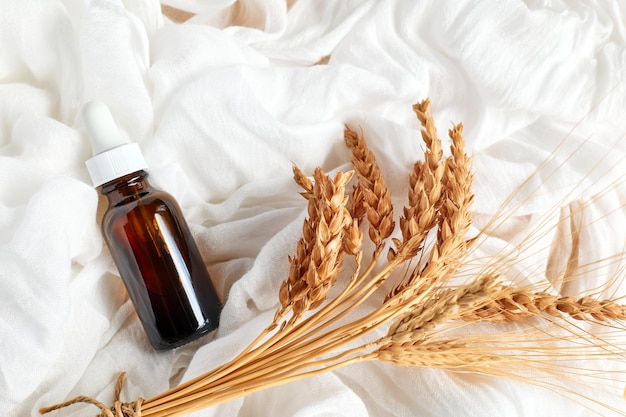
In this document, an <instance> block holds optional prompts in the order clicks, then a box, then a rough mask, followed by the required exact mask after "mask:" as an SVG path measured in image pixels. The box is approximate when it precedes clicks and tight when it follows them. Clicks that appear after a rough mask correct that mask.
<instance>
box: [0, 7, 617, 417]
mask: <svg viewBox="0 0 626 417" xmlns="http://www.w3.org/2000/svg"><path fill="white" fill-rule="evenodd" d="M162 3H163V4H165V5H169V6H173V7H178V8H180V9H183V10H187V11H190V12H193V13H196V16H195V17H193V18H192V19H190V20H189V21H187V22H186V23H184V24H174V23H173V22H171V21H170V20H169V19H168V18H167V17H164V16H163V15H162V14H161V5H160V4H159V2H158V1H156V0H141V1H140V0H126V1H121V0H91V1H75V0H24V1H19V2H17V1H4V2H2V3H1V4H0V415H2V416H7V417H8V416H20V417H25V416H37V415H38V411H37V410H38V408H39V407H41V406H45V405H50V404H53V403H56V402H59V401H61V400H64V399H66V398H70V397H74V396H76V395H79V394H85V395H90V396H94V397H98V398H99V399H101V400H102V401H103V402H109V400H110V399H111V397H112V392H113V385H114V380H115V376H116V374H117V373H118V372H120V371H126V372H127V375H128V376H127V383H126V386H125V389H124V391H123V396H124V397H125V398H127V399H131V398H135V397H137V396H140V395H141V396H143V397H150V396H151V395H154V394H157V393H159V392H161V391H163V390H165V389H167V388H169V387H170V386H173V385H175V384H177V383H179V382H181V381H183V380H186V379H189V378H191V377H193V376H196V375H199V374H200V373H203V372H205V371H207V370H208V369H210V368H211V367H212V366H217V365H219V364H221V363H223V362H224V361H226V360H228V359H229V358H230V357H232V355H233V354H234V353H235V352H236V351H237V350H239V349H241V348H243V347H244V346H245V344H246V343H247V342H248V341H250V340H251V339H252V338H253V336H254V335H255V334H256V333H257V332H258V331H259V330H260V329H262V328H263V327H264V326H265V325H266V324H267V323H268V322H269V321H270V320H271V318H272V314H273V311H274V309H275V307H276V305H277V292H278V287H279V285H280V282H281V281H282V280H283V279H284V277H285V276H286V273H287V270H288V263H287V255H288V254H291V253H292V252H293V251H294V248H295V243H296V241H297V239H298V237H299V235H300V230H301V223H302V219H303V218H304V215H305V201H304V200H303V199H302V198H301V197H300V196H299V195H298V189H297V187H296V186H295V185H294V184H293V183H292V180H291V165H292V164H293V163H295V164H297V165H299V166H300V167H301V168H302V169H303V170H304V171H305V172H309V173H311V172H312V171H313V169H314V167H315V166H318V165H319V166H321V167H322V168H324V169H325V170H326V171H329V172H332V171H333V170H346V169H349V165H348V164H347V162H348V161H349V157H348V154H347V152H346V150H345V149H344V146H343V141H342V131H343V126H344V124H346V123H347V124H349V125H350V126H352V127H354V128H362V129H363V132H364V134H365V136H366V138H367V139H368V142H369V145H370V147H371V148H372V150H373V151H374V152H375V153H376V155H377V158H378V161H379V163H380V165H381V166H382V168H383V171H384V173H385V175H386V179H387V183H388V184H389V186H390V188H391V190H392V194H393V195H394V197H395V199H396V207H397V208H398V209H399V208H400V207H401V205H402V203H403V198H404V197H403V196H404V193H405V190H406V174H407V173H408V169H409V168H410V167H411V165H412V163H413V162H414V161H415V160H416V159H419V158H421V156H422V154H423V145H422V144H421V142H420V140H419V133H418V130H419V126H418V123H417V121H416V119H415V116H414V114H413V113H412V111H411V104H413V103H415V102H417V101H419V100H421V99H423V98H425V97H431V98H432V102H433V113H434V116H435V118H436V120H437V127H438V129H439V131H440V132H441V133H442V134H443V133H444V132H445V131H446V130H447V129H448V128H449V126H450V121H455V122H459V121H462V122H464V124H465V133H466V135H465V136H466V140H467V143H468V149H470V151H471V152H472V153H473V154H474V157H475V159H474V171H475V173H476V180H475V192H476V203H475V209H476V211H477V215H476V220H477V222H481V221H482V222H484V221H486V220H485V219H486V218H488V217H489V216H490V215H492V214H493V213H495V212H497V211H498V209H499V207H501V206H502V205H503V204H504V203H505V202H506V198H507V196H509V195H510V194H511V192H512V190H514V189H515V188H516V187H521V188H520V192H519V193H517V194H516V195H515V196H514V198H512V199H511V200H510V201H509V202H508V204H507V205H506V210H514V212H513V211H508V212H507V213H508V216H509V218H510V222H509V223H507V224H506V225H502V226H501V227H500V228H498V230H497V231H494V232H493V233H492V234H491V235H490V237H489V238H488V239H487V241H486V242H485V243H484V246H483V247H481V249H480V251H479V252H478V253H479V254H485V255H489V254H494V253H500V252H499V251H502V250H509V249H510V248H512V247H514V246H515V245H518V244H520V242H525V241H524V240H523V236H525V233H527V232H528V231H529V230H531V229H532V228H534V227H536V228H539V230H543V229H545V230H546V232H545V233H544V234H543V235H542V236H543V238H542V239H540V240H537V241H536V242H533V246H531V247H530V249H529V253H530V254H532V255H530V256H521V257H519V259H518V261H517V263H516V265H515V267H514V268H513V271H512V272H511V273H512V274H516V273H519V274H523V275H524V276H528V277H529V278H528V279H529V280H533V281H538V280H541V279H544V278H543V276H545V271H546V269H547V268H552V270H553V271H554V270H558V269H559V267H563V265H562V263H563V262H562V257H563V256H564V254H563V253H559V252H558V250H557V249H554V248H553V249H552V252H550V246H551V243H552V242H554V241H557V242H558V240H559V236H565V237H567V236H568V233H571V231H568V229H567V228H566V227H563V226H562V225H560V226H559V228H556V227H555V224H557V222H558V218H559V216H560V215H561V214H562V213H567V212H568V211H567V210H573V211H574V212H575V213H577V214H576V218H577V219H578V220H579V221H580V222H581V223H580V224H584V225H586V228H585V229H584V233H583V236H582V237H581V248H580V251H579V253H580V259H579V264H580V265H584V264H585V263H588V262H590V261H592V260H594V259H600V258H604V257H609V256H612V255H615V254H616V253H621V252H622V251H623V249H624V244H625V241H624V236H626V220H625V217H626V213H625V209H624V207H625V206H626V186H625V185H624V181H623V178H624V176H625V175H626V167H625V162H624V161H625V157H626V141H625V140H624V134H625V132H626V123H625V120H626V119H625V118H624V116H625V115H626V83H625V82H624V78H625V68H626V25H625V22H626V8H624V7H623V6H621V5H620V4H619V2H613V1H609V0H606V1H603V0H596V1H588V2H578V1H573V0H572V1H569V0H560V1H547V0H543V1H542V0H527V1H525V2H524V1H517V0H515V1H509V2H497V3H496V2H492V1H480V0H479V1H473V2H457V1H455V0H443V1H423V2H415V1H413V0H396V1H391V0H383V1H373V0H369V1H367V0H351V1H341V2H336V1H331V0H320V1H313V0H297V1H289V2H287V3H286V2H285V1H281V0H271V1H262V0H240V1H238V2H235V0H220V1H211V2H207V1H201V0H167V1H165V0H164V1H163V2H162ZM326 61H327V63H326ZM92 99H99V100H102V101H104V102H105V103H107V104H108V105H109V106H110V107H111V110H112V112H113V114H114V116H115V118H116V119H117V121H118V123H119V125H120V127H121V129H122V130H123V131H124V133H125V134H127V135H128V137H129V138H131V139H132V140H134V141H136V142H138V143H140V145H141V147H142V149H143V151H144V154H145V156H146V159H147V161H148V163H149V165H150V172H151V178H152V180H153V182H154V183H155V184H157V185H158V186H160V187H161V188H163V189H165V190H167V191H168V192H170V193H172V194H173V195H174V196H175V197H176V198H177V199H178V201H179V203H180V204H181V206H182V208H183V210H184V213H185V215H186V218H187V220H188V222H189V223H190V226H191V229H192V231H193V233H194V235H195V238H196V239H197V242H198V244H199V246H200V249H201V252H202V254H203V256H204V258H205V261H206V263H207V264H208V266H209V270H210V272H211V274H212V276H213V278H214V279H215V281H216V285H217V288H218V290H219V292H220V294H221V295H222V296H223V297H224V299H225V300H226V304H225V307H224V311H223V314H222V319H221V324H220V328H219V330H218V331H217V332H216V333H215V334H214V335H213V336H212V337H210V338H205V339H203V340H201V341H199V342H195V343H192V344H190V345H188V346H185V347H182V348H179V349H177V350H175V351H173V352H168V353H156V352H154V351H152V350H151V348H150V347H149V344H148V342H147V340H146V337H145V335H144V333H143V330H142V329H141V327H140V325H139V323H138V320H137V318H136V316H135V315H134V313H133V309H132V306H131V305H130V303H129V302H128V300H127V298H126V296H125V292H124V290H123V287H122V284H121V282H120V280H119V277H118V276H117V271H116V269H115V267H114V265H113V262H112V260H111V258H110V255H109V253H108V251H107V250H106V248H105V247H104V245H103V243H102V239H101V236H100V234H99V229H98V224H97V219H99V216H101V213H102V204H103V201H102V199H99V198H98V194H97V192H96V191H95V190H93V189H92V188H91V186H90V183H89V179H88V175H87V171H86V169H85V167H84V160H86V159H87V158H89V157H90V152H91V151H90V145H89V143H88V142H87V140H86V139H85V135H84V128H83V125H82V122H81V120H80V117H79V115H80V109H81V106H82V105H83V104H84V103H85V102H87V101H89V100H92ZM551 155H552V156H551ZM543 161H547V162H545V163H544V162H543ZM527 178H530V179H529V180H528V181H527V182H526V183H524V180H526V179H527ZM576 207H579V209H576ZM580 207H584V209H582V210H581V209H580ZM545 218H551V219H552V220H553V221H552V222H551V223H550V224H543V223H542V219H545ZM542 228H543V229H542ZM555 236H557V237H556V238H555ZM563 241H566V240H565V239H563ZM550 253H552V257H550ZM548 258H550V259H552V261H553V262H552V263H551V264H550V265H548V264H547V259H548ZM622 265H623V264H622ZM619 268H620V266H619V264H606V265H602V267H601V268H591V267H590V268H589V270H590V271H589V275H590V277H591V276H592V275H593V277H592V278H593V280H592V283H590V282H586V281H585V282H583V284H582V285H584V287H580V288H573V287H571V285H570V287H569V288H561V284H562V282H552V283H550V285H552V286H553V288H555V289H556V290H559V289H562V290H564V291H565V292H566V290H569V291H583V290H584V289H585V288H592V287H593V283H597V282H602V280H603V279H604V280H606V277H609V276H612V275H615V273H616V271H617V272H619ZM622 268H623V266H622ZM612 290H613V291H615V293H616V294H620V293H623V289H622V288H620V285H619V283H616V284H615V285H614V286H613V287H612ZM609 295H613V293H611V294H609ZM211 338H213V341H212V342H210V343H208V342H209V341H210V340H211ZM607 366H608V365H607ZM586 393H587V394H588V395H590V396H592V397H594V398H599V399H601V400H603V401H605V402H609V403H610V404H612V405H613V406H615V407H618V408H620V409H622V410H626V402H625V401H624V400H622V399H621V398H613V397H604V396H602V395H601V394H600V393H597V392H595V391H594V390H593V389H591V388H590V389H589V390H588V391H587V392H586ZM92 412H93V414H95V413H96V409H94V408H90V407H89V406H78V405H76V406H73V407H72V408H68V409H65V410H63V411H62V412H60V413H59V414H57V415H62V416H79V415H80V416H85V415H91V414H90V413H92ZM602 412H603V413H604V415H611V414H610V412H609V411H608V410H603V411H602ZM588 413H589V411H588V410H587V409H586V408H584V407H583V406H582V405H580V404H577V403H575V402H572V401H569V400H566V399H565V398H563V397H561V396H559V395H557V394H554V393H552V392H549V391H546V390H543V389H540V388H537V387H533V386H528V385H525V384H523V383H520V382H517V381H509V380H495V379H489V378H482V377H475V376H469V375H454V374H449V373H446V372H442V371H435V370H424V369H420V370H415V369H406V368H398V367H393V366H390V365H386V364H382V363H368V364H362V365H356V366H351V367H347V368H344V369H341V370H339V371H336V372H333V373H328V374H326V375H323V376H320V377H316V378H310V379H308V380H304V381H301V382H297V383H293V384H289V385H285V386H281V387H275V388H272V389H269V390H266V391H262V392H258V393H255V394H252V395H249V396H248V397H245V398H243V399H240V400H236V401H232V402H230V403H227V404H223V405H220V406H217V407H214V408H211V409H207V410H204V411H200V412H197V413H195V414H194V415H195V416H201V417H209V416H220V417H228V416H239V417H246V416H274V417H282V416H284V417H287V416H299V417H312V416H373V417H384V416H437V417H445V416H459V415H463V416H476V417H478V416H481V417H482V416H495V415H497V416H511V417H512V416H529V417H530V416H537V415H551V416H568V417H572V416H578V415H579V416H584V415H588Z"/></svg>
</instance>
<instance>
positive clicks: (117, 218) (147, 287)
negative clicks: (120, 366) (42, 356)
mask: <svg viewBox="0 0 626 417" xmlns="http://www.w3.org/2000/svg"><path fill="white" fill-rule="evenodd" d="M83 115H84V119H85V123H86V127H87V130H88V131H89V133H90V136H91V138H92V141H93V145H94V146H93V147H94V153H95V154H96V155H95V156H94V157H93V158H91V159H90V160H88V161H87V167H88V169H89V173H90V174H91V177H92V180H93V182H94V185H95V186H96V187H100V186H101V193H102V194H103V195H104V196H106V198H107V199H108V204H109V205H108V208H107V210H106V212H105V213H104V216H103V219H102V232H103V235H104V239H105V241H106V243H107V246H108V247H109V250H110V252H111V256H112V257H113V260H114V261H115V264H116V265H117V268H118V270H119V272H120V276H121V277H122V280H123V281H124V284H125V286H126V289H127V291H128V294H129V297H130V299H131V300H132V302H133V304H134V306H135V309H136V310H137V315H138V316H139V319H140V320H141V323H142V324H143V327H144V329H145V331H146V333H147V335H148V338H149V340H150V342H151V344H152V346H153V347H154V348H155V349H157V350H165V349H171V348H174V347H177V346H180V345H182V344H185V343H187V342H190V341H192V340H194V339H197V338H198V337H200V336H202V335H203V334H206V333H208V332H210V331H211V330H213V329H215V328H216V327H217V325H218V322H219V315H220V311H221V308H222V305H221V302H220V300H219V297H218V296H217V293H216V291H215V288H214V286H213V282H212V281H211V278H210V277H209V274H208V272H207V270H206V267H205V265H204V262H203V261H202V257H201V256H200V252H199V250H198V247H197V246H196V244H195V242H194V241H193V238H192V236H191V233H190V231H189V227H188V225H187V223H186V222H185V220H184V218H183V216H182V213H181V210H180V208H179V206H178V204H177V203H176V201H175V200H174V198H173V197H172V196H170V195H169V194H167V193H165V192H163V191H159V190H157V189H155V188H153V187H152V186H151V185H150V183H149V182H148V180H147V177H148V173H147V172H146V171H144V168H145V165H146V164H145V160H144V159H143V156H142V155H141V151H140V150H139V147H138V146H137V145H136V144H127V143H124V141H123V140H122V139H121V137H120V135H119V132H118V131H117V127H116V126H115V123H114V121H113V118H112V116H111V113H110V112H109V110H108V108H107V107H106V106H104V105H103V104H102V103H94V102H92V103H88V104H87V105H86V106H85V109H84V111H83ZM120 142H121V143H120Z"/></svg>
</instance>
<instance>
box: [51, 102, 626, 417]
mask: <svg viewBox="0 0 626 417" xmlns="http://www.w3.org/2000/svg"><path fill="white" fill-rule="evenodd" d="M429 108H430V101H429V100H424V101H423V102H421V103H418V104H416V105H415V106H414V107H413V110H414V112H415V114H416V116H417V118H418V120H419V121H420V123H421V124H422V127H423V129H422V131H421V135H422V140H423V142H424V144H425V158H424V161H418V162H416V163H415V165H414V166H413V169H412V170H411V173H410V175H409V191H408V204H407V206H406V207H404V208H403V211H402V216H401V217H400V219H399V229H400V230H399V232H400V235H401V238H391V236H392V234H393V232H394V229H395V221H394V219H393V207H392V204H391V195H390V192H389V189H388V188H387V186H386V184H385V180H384V176H383V173H382V170H381V168H380V167H379V166H378V165H377V162H376V159H375V157H374V154H373V153H372V152H371V150H370V149H369V148H368V146H367V143H366V141H365V139H364V138H363V136H362V135H361V134H359V133H357V132H356V131H354V130H352V129H350V128H348V127H346V129H345V132H344V140H345V144H346V146H347V148H348V150H349V151H350V154H351V161H352V164H353V166H354V169H355V173H356V177H357V179H358V184H357V185H355V186H353V191H352V194H351V196H349V195H348V193H347V191H346V190H347V187H348V185H349V183H350V180H351V178H352V176H353V173H352V172H347V173H341V172H339V173H337V174H336V175H335V176H334V178H331V177H330V176H328V175H326V174H324V173H323V172H322V170H321V169H319V168H318V169H316V170H315V172H314V173H313V176H312V179H309V178H308V177H307V176H306V175H305V174H304V173H303V172H302V171H301V170H300V169H299V168H297V167H294V180H295V182H296V183H297V184H298V185H299V186H300V187H301V188H302V189H303V192H302V196H303V197H304V198H305V199H306V200H307V204H308V206H307V207H308V208H307V211H308V217H307V218H306V219H305V220H304V224H303V229H302V237H301V239H300V240H299V241H298V242H297V245H296V252H295V255H294V256H293V257H290V258H289V264H290V268H289V273H288V275H287V278H286V279H285V281H284V282H283V283H282V285H281V287H280V291H279V294H278V299H279V302H280V307H279V308H278V309H277V312H276V314H275V316H274V320H273V321H272V323H270V324H269V325H268V326H267V328H266V329H265V330H264V331H263V332H261V334H259V335H258V337H257V338H256V339H255V340H253V341H252V342H251V343H250V345H249V346H248V347H247V348H246V349H244V350H243V351H242V352H241V353H240V354H239V355H237V356H236V357H235V358H233V359H232V360H231V361H229V362H228V363H225V364H224V365H222V366H220V367H218V368H216V369H214V370H212V371H210V372H207V373H206V374H204V375H201V376H199V377H197V378H195V379H194V380H191V381H188V382H186V383H184V384H182V385H180V386H178V387H175V388H173V389H171V390H169V391H167V392H164V393H161V394H159V395H156V396H154V397H152V398H148V399H145V400H144V399H141V398H140V399H138V400H136V401H133V402H129V403H123V402H121V401H120V400H119V390H118V391H117V395H116V399H115V403H114V405H113V406H112V407H106V406H104V405H103V404H102V403H100V402H99V401H97V400H94V399H91V398H89V397H79V398H76V399H73V400H70V401H68V402H66V403H62V404H59V405H57V406H53V407H50V408H46V409H42V410H41V412H42V413H46V412H49V411H52V410H54V409H59V408H62V407H65V406H68V405H70V404H74V403H76V402H88V403H90V404H94V405H96V406H98V407H99V408H100V409H101V415H102V416H105V417H121V416H125V417H139V416H142V417H164V416H181V415H184V414H187V413H190V412H193V411H195V410H199V409H201V408H205V407H209V406H212V405H216V404H219V403H222V402H225V401H229V400H232V399H234V398H238V397H240V396H242V395H246V394H249V393H252V392H254V391H257V390H261V389H265V388H268V387H272V386H275V385H279V384H284V383H288V382H290V381H294V380H297V379H301V378H306V377H309V376H313V375H317V374H319V373H322V372H327V371H330V370H333V369H336V368H339V367H342V366H346V365H349V364H351V363H355V362H362V361H368V360H380V361H385V362H390V363H393V364H397V365H402V366H420V367H434V368H442V369H448V370H460V369H463V370H465V371H468V370H469V371H472V372H477V373H482V374H486V375H498V376H502V375H504V376H509V377H519V378H524V377H523V376H520V374H518V373H515V370H516V369H517V370H523V369H525V368H524V367H528V369H530V368H532V369H533V370H534V371H537V372H545V373H546V374H548V375H553V374H554V373H557V374H558V372H559V371H563V373H566V369H565V368H563V369H559V368H558V367H557V366H556V365H554V364H552V363H551V360H552V358H555V357H561V356H563V357H567V358H572V357H574V358H575V357H580V356H584V355H585V354H587V353H588V352H589V351H590V349H592V348H595V347H600V348H601V352H600V354H599V356H598V357H605V358H610V357H612V356H611V355H614V354H615V353H616V349H613V348H614V346H610V345H607V344H606V343H605V342H603V341H601V340H600V339H594V338H593V337H592V336H590V335H584V336H585V337H583V338H582V339H581V340H578V339H576V338H577V337H578V334H577V333H576V332H572V333H571V334H570V335H569V336H565V337H563V336H559V335H551V334H550V333H549V332H547V331H546V330H545V329H541V333H540V334H541V335H542V337H543V338H544V340H542V341H541V343H540V342H537V344H535V345H531V346H529V345H528V338H527V337H526V335H524V334H522V335H518V336H516V335H515V334H514V333H507V334H506V335H502V336H501V337H499V338H495V337H492V336H489V335H477V336H471V337H470V336H466V337H464V338H459V337H455V336H454V333H450V332H451V331H452V330H454V328H455V327H458V326H461V325H464V326H471V325H472V324H473V323H476V322H486V323H505V322H512V321H521V320H525V319H528V318H531V317H534V318H536V319H540V320H541V319H547V320H546V322H548V323H550V322H553V321H555V320H561V319H564V318H565V317H564V316H565V315H567V316H569V317H572V318H574V319H577V320H587V321H594V322H605V321H618V320H624V319H626V307H624V306H621V305H619V304H618V303H617V302H616V301H615V300H604V301H602V300H595V299H592V298H590V297H583V298H580V299H578V300H574V299H573V298H570V297H559V296H556V295H550V294H547V293H542V292H533V291H532V289H530V288H527V287H516V286H514V285H504V284H503V283H502V282H501V281H500V278H499V276H498V275H497V274H493V273H484V274H481V275H478V276H476V277H474V278H471V279H468V280H466V282H464V283H461V284H456V285H452V280H453V278H454V277H455V274H457V271H458V268H459V267H460V266H461V264H462V263H463V261H464V259H465V257H466V255H467V254H468V246H469V243H468V242H469V241H468V236H467V234H468V231H469V228H470V224H471V211H470V209H471V205H472V202H473V198H474V197H473V194H472V191H471V183H472V174H471V159H470V158H469V157H468V156H467V154H466V153H465V151H464V141H463V136H462V132H463V127H462V125H461V124H459V125H455V126H453V127H452V128H451V129H450V131H449V132H448V134H449V137H450V140H451V147H450V153H449V155H448V156H444V152H443V148H442V141H441V140H440V138H439V137H438V136H437V132H436V129H435V123H434V120H433V118H432V116H431V115H430V112H429ZM365 221H367V223H368V224H369V226H368V236H369V238H370V240H371V241H372V242H373V244H374V248H375V249H374V250H373V253H372V256H371V260H370V261H369V263H368V264H367V265H364V266H363V267H362V265H361V263H362V258H363V245H362V243H363V232H362V231H361V228H362V224H363V223H364V222H365ZM429 234H433V236H436V239H434V243H433V245H432V247H427V245H426V244H425V242H426V239H427V236H428V235H429ZM390 240H391V242H390ZM385 248H388V256H387V258H386V262H383V261H382V260H381V259H380V254H381V253H382V251H383V250H384V249H385ZM346 256H350V257H353V258H354V269H353V271H352V272H351V273H350V274H348V275H349V276H348V277H347V280H345V281H340V280H339V277H340V275H341V271H342V269H343V268H344V267H345V266H344V260H345V258H346ZM416 258H417V259H419V260H421V261H420V262H414V260H415V259H416ZM401 266H405V267H406V268H408V270H407V269H404V268H401ZM403 270H404V273H403V274H399V273H398V271H403ZM388 280H393V282H394V284H393V286H392V289H391V290H390V291H389V292H388V293H387V294H386V297H384V299H383V301H382V302H381V303H380V305H379V306H378V307H376V308H374V309H373V310H371V311H369V312H368V313H366V314H364V315H360V316H359V315H355V314H354V311H355V309H356V308H357V307H358V306H359V305H361V304H362V303H363V302H364V301H365V300H367V299H369V297H370V296H372V295H373V294H375V293H376V292H377V291H378V290H379V289H380V287H381V286H382V284H383V283H385V282H387V281H388ZM338 282H341V285H342V288H341V289H340V291H339V293H338V295H337V296H336V297H333V298H332V299H327V298H328V293H329V290H330V289H331V288H332V287H333V286H335V285H337V283H338ZM346 317H348V318H349V320H343V319H345V318H346ZM340 319H342V320H341V321H340ZM562 321H563V325H562V326H567V323H568V322H567V321H566V320H562ZM340 323H343V324H340ZM381 326H387V333H386V335H385V336H383V337H381V338H379V339H377V340H374V341H371V342H367V343H363V342H360V341H361V340H363V336H364V335H366V334H368V333H371V332H372V331H373V330H375V329H377V328H380V327H381ZM531 328H532V327H531ZM546 340H547V341H548V342H553V341H574V340H576V344H575V346H576V350H574V349H571V348H568V347H563V348H555V347H552V344H543V342H544V341H546ZM531 341H532V339H531ZM359 342H360V343H359ZM547 345H550V346H551V347H545V346H547ZM348 346H351V347H348ZM551 349H552V350H551ZM579 352H580V353H579ZM537 355H539V356H537ZM577 355H578V356H577ZM555 369H556V371H555ZM528 382H535V383H541V382H538V381H536V380H532V379H528ZM552 388H553V387H552Z"/></svg>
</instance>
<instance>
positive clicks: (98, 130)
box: [83, 101, 128, 155]
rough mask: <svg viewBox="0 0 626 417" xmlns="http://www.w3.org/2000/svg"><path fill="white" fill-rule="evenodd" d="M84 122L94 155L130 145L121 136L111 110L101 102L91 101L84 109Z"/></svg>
mask: <svg viewBox="0 0 626 417" xmlns="http://www.w3.org/2000/svg"><path fill="white" fill-rule="evenodd" d="M83 120H84V121H85V127H86V128H87V133H89V137H90V138H91V147H92V149H93V154H94V155H97V154H99V153H102V152H105V151H108V150H109V149H113V148H116V147H118V146H120V145H125V144H127V143H128V141H127V140H125V139H124V137H123V136H122V135H121V134H120V131H119V129H118V127H117V124H116V123H115V120H114V119H113V115H112V114H111V110H109V108H108V107H107V105H106V104H104V103H103V102H101V101H90V102H89V103H87V104H85V106H84V107H83Z"/></svg>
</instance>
